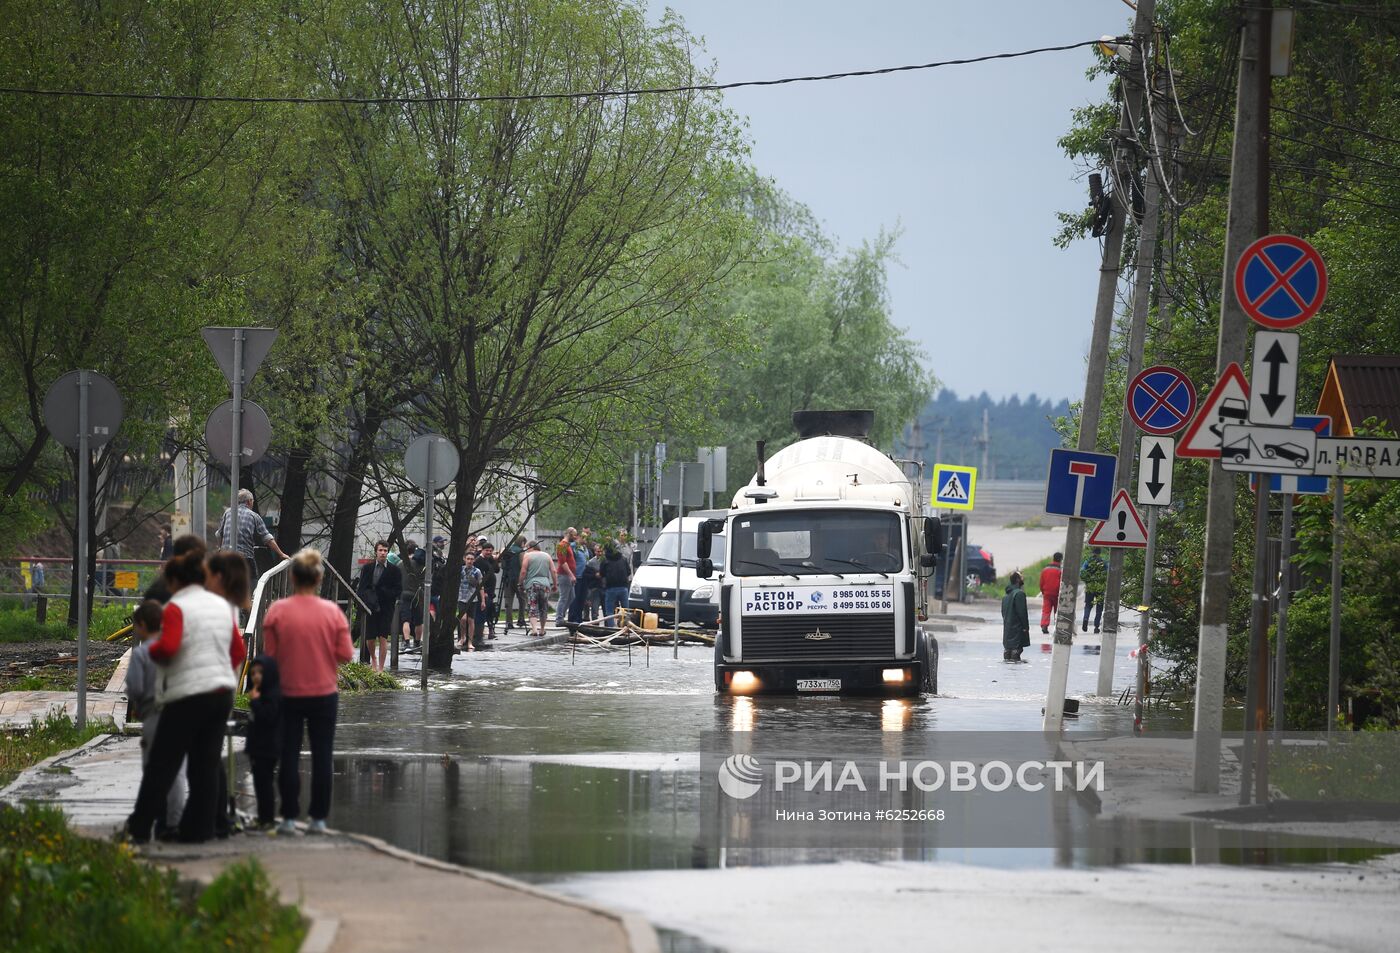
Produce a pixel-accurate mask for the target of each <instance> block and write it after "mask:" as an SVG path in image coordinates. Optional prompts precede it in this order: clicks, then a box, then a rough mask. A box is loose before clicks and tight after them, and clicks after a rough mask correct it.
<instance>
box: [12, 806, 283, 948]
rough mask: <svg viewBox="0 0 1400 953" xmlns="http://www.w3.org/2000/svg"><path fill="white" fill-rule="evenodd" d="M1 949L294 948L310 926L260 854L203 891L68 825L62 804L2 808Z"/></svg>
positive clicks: (221, 876) (228, 869) (125, 850)
mask: <svg viewBox="0 0 1400 953" xmlns="http://www.w3.org/2000/svg"><path fill="white" fill-rule="evenodd" d="M0 897H3V898H4V904H5V907H6V916H4V917H0V949H6V950H26V951H33V953H50V951H52V953H58V951H68V950H167V951H190V953H196V951H198V953H203V951H207V950H214V949H239V950H271V951H276V953H282V951H285V953H292V951H294V950H296V949H297V948H298V947H299V946H300V945H301V940H302V936H303V935H304V933H305V927H304V926H303V924H302V920H301V915H300V914H299V913H298V912H297V910H296V909H295V908H294V907H284V906H282V904H281V901H280V900H279V899H278V897H277V895H276V893H275V892H274V891H273V889H272V886H271V884H270V883H269V882H268V879H267V874H266V872H265V871H264V870H263V869H262V867H261V866H260V865H259V864H258V862H257V861H256V860H253V859H249V860H246V861H242V862H239V863H236V864H234V865H232V866H230V867H228V868H227V869H226V870H224V872H223V873H221V874H220V875H219V876H218V878H217V879H215V880H214V882H213V883H211V884H210V885H209V886H208V887H206V888H204V889H203V890H202V891H200V890H196V889H190V888H187V887H186V886H184V885H182V884H181V882H180V880H179V878H177V877H176V875H175V873H174V872H173V871H169V870H164V869H160V868H157V867H153V866H151V865H150V864H147V863H144V862H142V861H140V860H137V859H136V858H135V857H134V856H132V854H131V852H130V850H129V849H128V848H126V847H123V846H121V845H118V844H112V843H109V842H106V841H99V840H93V839H91V838H87V837H83V836H81V835H79V834H75V833H74V832H72V831H71V830H69V829H68V824H67V822H66V820H65V819H64V817H63V814H62V812H60V811H58V810H57V809H55V808H52V807H44V806H38V805H29V806H26V807H22V808H16V807H11V806H9V805H4V806H0Z"/></svg>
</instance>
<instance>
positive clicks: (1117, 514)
mask: <svg viewBox="0 0 1400 953" xmlns="http://www.w3.org/2000/svg"><path fill="white" fill-rule="evenodd" d="M1089 545H1090V546H1126V547H1133V548H1141V547H1143V546H1146V545H1147V527H1146V526H1144V525H1142V517H1140V516H1138V511H1137V507H1135V506H1133V501H1132V499H1131V498H1130V497H1129V496H1128V491H1127V490H1119V491H1118V495H1117V496H1115V497H1114V498H1113V507H1112V508H1111V509H1110V510H1109V511H1108V519H1106V520H1104V521H1103V522H1102V523H1100V524H1099V525H1098V526H1096V527H1094V532H1093V535H1091V536H1090V537H1089Z"/></svg>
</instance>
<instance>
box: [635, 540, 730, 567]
mask: <svg viewBox="0 0 1400 953" xmlns="http://www.w3.org/2000/svg"><path fill="white" fill-rule="evenodd" d="M695 539H696V534H695V533H692V532H687V533H686V534H685V542H684V543H683V544H682V547H681V565H683V566H692V567H693V566H694V565H695ZM710 560H711V561H712V562H713V563H714V564H715V568H716V569H723V568H724V536H723V535H722V534H716V535H715V536H714V537H713V538H712V541H711V543H710ZM675 564H676V534H675V533H674V532H671V533H662V534H661V536H660V537H658V538H657V540H656V545H655V546H653V547H652V548H651V552H650V553H649V554H648V555H647V561H646V562H645V563H643V565H646V566H674V565H675Z"/></svg>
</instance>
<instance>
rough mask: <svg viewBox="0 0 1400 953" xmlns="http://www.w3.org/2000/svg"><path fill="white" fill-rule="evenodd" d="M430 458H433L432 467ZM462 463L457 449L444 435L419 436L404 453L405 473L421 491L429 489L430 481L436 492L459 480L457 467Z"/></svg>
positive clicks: (428, 434) (429, 434)
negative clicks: (429, 451)
mask: <svg viewBox="0 0 1400 953" xmlns="http://www.w3.org/2000/svg"><path fill="white" fill-rule="evenodd" d="M429 446H431V447H432V453H431V454H429V453H428V448H429ZM429 457H431V458H432V462H431V465H429ZM461 462H462V461H461V456H460V455H459V454H458V453H457V448H456V447H454V446H452V442H451V441H450V440H448V439H447V438H446V437H444V436H443V435H442V434H436V433H425V434H419V435H418V436H416V437H414V438H413V440H412V441H410V442H409V444H408V447H407V448H406V449H405V450H404V452H403V469H404V472H405V473H407V474H408V478H409V479H410V480H412V481H413V485H414V486H416V487H418V488H419V489H420V490H426V489H428V483H429V480H430V479H431V481H432V485H433V489H434V490H441V489H442V488H443V487H445V486H447V485H448V484H449V483H451V482H452V481H453V480H455V479H456V478H457V467H458V466H460V465H461Z"/></svg>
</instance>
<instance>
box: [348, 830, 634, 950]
mask: <svg viewBox="0 0 1400 953" xmlns="http://www.w3.org/2000/svg"><path fill="white" fill-rule="evenodd" d="M335 833H336V834H337V835H339V836H341V837H344V838H345V839H346V840H350V841H354V842H355V843H357V844H361V845H363V846H365V847H368V848H370V849H371V850H375V851H378V852H379V853H381V854H385V855H387V856H389V857H393V858H395V859H397V860H402V861H406V862H408V863H410V864H417V865H418V866H420V867H431V868H432V869H434V870H441V871H443V872H444V873H452V874H460V875H461V876H464V877H472V878H475V879H476V880H482V881H485V882H486V883H491V884H495V885H496V886H498V887H504V888H506V889H508V890H515V891H518V892H520V893H525V894H529V895H531V896H534V897H539V898H540V899H542V900H549V901H552V902H554V903H562V904H565V905H567V906H571V907H577V908H578V909H580V910H586V911H588V912H589V913H593V914H597V915H598V916H601V917H606V918H608V919H609V920H616V921H617V922H618V924H619V925H620V926H621V927H622V932H623V934H624V935H625V936H626V937H627V948H628V950H630V951H631V953H661V943H660V941H659V940H658V939H657V936H656V930H655V929H653V928H652V925H651V923H649V922H648V921H647V920H646V919H645V918H643V917H640V916H638V915H637V914H634V913H622V912H619V911H617V910H611V909H609V908H607V907H604V906H600V905H598V904H596V903H590V902H589V901H587V900H580V899H578V898H575V897H570V896H567V895H565V894H560V893H554V892H552V891H549V890H545V889H544V888H542V887H537V886H535V885H534V884H528V883H525V882H524V881H521V880H515V879H513V878H511V877H506V876H504V875H502V874H493V873H490V872H489V871H485V870H477V869H475V868H473V867H463V866H461V865H460V864H453V863H449V862H447V861H445V860H436V859H434V858H432V857H424V856H423V855H422V854H415V853H413V852H412V851H407V850H404V849H403V848H400V847H395V846H394V845H392V844H390V843H388V842H387V841H382V840H380V839H379V838H377V837H371V836H369V835H368V834H352V833H349V832H347V831H336V832H335Z"/></svg>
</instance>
